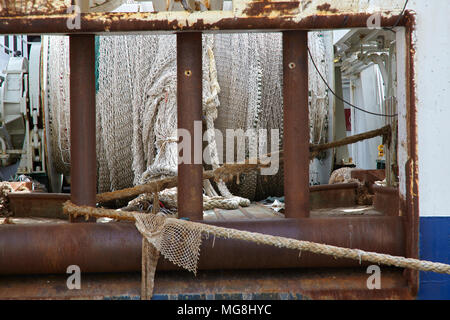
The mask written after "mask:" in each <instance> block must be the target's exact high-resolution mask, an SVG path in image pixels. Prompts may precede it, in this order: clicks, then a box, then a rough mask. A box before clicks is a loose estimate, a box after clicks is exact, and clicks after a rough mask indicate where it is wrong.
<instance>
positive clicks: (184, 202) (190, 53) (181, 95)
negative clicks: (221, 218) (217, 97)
mask: <svg viewBox="0 0 450 320" xmlns="http://www.w3.org/2000/svg"><path fill="white" fill-rule="evenodd" d="M177 112H178V129H184V130H183V131H185V132H186V133H189V137H185V136H183V138H182V139H187V138H189V139H190V142H187V143H186V141H184V143H183V146H186V145H188V146H190V150H185V149H180V148H181V146H182V144H181V143H180V142H181V141H180V142H179V145H178V147H179V150H180V151H181V150H182V153H184V152H190V159H189V157H186V154H183V159H186V158H187V159H188V160H187V161H186V163H179V164H178V216H179V217H184V218H189V219H191V220H203V182H202V172H203V166H202V122H201V121H202V34H201V33H200V32H199V33H196V32H194V33H178V34H177ZM195 123H197V125H195ZM194 128H195V129H194ZM179 156H180V155H179Z"/></svg>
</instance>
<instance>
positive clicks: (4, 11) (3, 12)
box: [0, 0, 71, 17]
mask: <svg viewBox="0 0 450 320" xmlns="http://www.w3.org/2000/svg"><path fill="white" fill-rule="evenodd" d="M70 5H71V0H52V1H49V0H34V1H17V0H4V1H0V17H4V16H27V15H35V14H41V15H52V14H61V13H65V12H67V8H68V7H69V6H70Z"/></svg>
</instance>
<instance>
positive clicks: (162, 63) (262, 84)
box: [47, 32, 328, 199]
mask: <svg viewBox="0 0 450 320" xmlns="http://www.w3.org/2000/svg"><path fill="white" fill-rule="evenodd" d="M67 39H68V38H67V37H57V36H52V37H50V46H49V48H48V50H49V61H48V62H47V63H48V67H49V77H48V82H49V88H50V90H49V109H50V110H51V112H50V117H51V126H52V128H51V132H52V139H51V143H52V145H54V149H56V151H57V152H54V154H55V157H54V158H55V159H54V160H55V161H56V163H57V164H58V171H59V172H62V173H66V174H67V173H68V172H69V171H70V167H69V163H70V152H69V150H70V141H69V122H68V119H69V86H68V79H69V66H68V40H67ZM175 39H176V36H175V35H160V36H156V35H145V36H144V35H137V36H131V35H127V36H101V37H100V38H99V52H98V82H99V90H98V93H97V161H98V166H97V167H98V191H99V192H105V191H110V190H117V189H122V188H125V187H130V186H132V185H133V184H139V183H142V182H145V181H147V180H149V179H151V178H157V177H163V176H171V175H175V174H176V172H177V158H176V156H177V145H176V130H175V128H176V41H175ZM309 47H310V50H311V53H312V55H313V57H314V59H315V61H316V62H317V64H318V66H319V68H321V72H322V74H323V75H324V76H325V77H327V74H328V70H327V68H326V64H325V63H323V61H324V60H325V59H324V57H325V50H324V39H323V37H321V34H320V32H311V33H310V34H309ZM216 77H217V79H216ZM309 79H310V85H309V86H310V90H311V106H310V121H311V124H312V126H311V140H312V142H315V143H317V142H320V141H322V142H323V140H324V139H326V137H325V134H324V133H325V132H326V130H325V129H326V118H327V109H328V107H327V99H325V97H326V88H325V87H324V84H323V83H322V82H321V80H320V79H319V78H318V76H317V73H316V71H315V70H314V69H313V67H312V66H311V65H310V67H309ZM282 107H283V101H282V37H281V34H280V33H266V34H263V33H251V34H246V33H241V34H215V35H204V36H203V108H204V116H205V123H206V125H207V127H208V128H214V127H215V128H217V129H219V130H220V131H221V132H222V133H223V136H224V138H225V129H227V128H228V129H239V128H240V129H244V130H246V129H249V128H254V129H279V130H280V131H279V133H280V144H282V139H281V136H282V133H283V111H282V110H283V109H282ZM324 137H325V138H324ZM207 138H208V142H209V145H210V146H211V145H213V146H214V144H213V142H218V140H216V137H215V136H214V135H208V137H207ZM268 138H270V134H268ZM225 140H226V139H224V141H225ZM267 145H268V146H270V141H268V142H267ZM238 147H240V148H245V154H246V156H248V155H249V153H250V152H251V151H252V150H251V149H250V148H254V147H255V146H254V145H250V146H249V144H248V143H246V144H245V146H242V145H241V146H238ZM280 148H282V145H280ZM225 149H226V148H225V146H224V148H223V150H225ZM218 150H219V149H218V148H217V147H216V148H214V147H213V148H212V149H211V150H210V151H211V153H210V157H211V160H212V167H213V168H215V167H217V166H219V165H220V164H221V163H219V158H222V160H226V159H225V156H223V157H221V155H220V154H218V153H217V151H218ZM267 151H270V150H267ZM204 187H205V191H206V193H207V195H208V196H218V195H219V194H220V195H221V196H224V197H231V196H232V194H235V195H239V196H243V197H246V198H250V199H254V198H259V199H261V198H264V197H266V196H268V195H280V194H282V193H283V168H282V166H281V167H280V170H279V172H278V173H277V174H276V175H274V176H260V175H258V174H256V173H251V174H246V175H244V176H243V177H241V179H240V184H239V185H237V184H234V185H229V187H231V188H232V189H231V192H230V191H228V189H227V186H226V185H225V184H224V183H222V182H219V183H214V184H213V185H212V184H211V183H209V182H208V183H205V185H204ZM215 187H216V188H217V190H218V192H217V191H215V190H214V188H215Z"/></svg>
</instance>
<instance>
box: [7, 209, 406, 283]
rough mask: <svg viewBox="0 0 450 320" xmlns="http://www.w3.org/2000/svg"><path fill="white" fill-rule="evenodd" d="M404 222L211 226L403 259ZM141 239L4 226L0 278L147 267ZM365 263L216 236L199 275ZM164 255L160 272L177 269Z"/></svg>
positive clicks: (103, 228) (92, 229)
mask: <svg viewBox="0 0 450 320" xmlns="http://www.w3.org/2000/svg"><path fill="white" fill-rule="evenodd" d="M402 222H403V217H348V218H347V217H338V218H300V219H274V220H270V221H267V220H266V221H264V220H252V221H222V222H214V223H211V222H210V223H211V224H214V225H218V226H223V227H230V228H235V229H240V230H248V231H253V232H260V233H265V234H271V235H277V236H283V237H289V238H294V239H298V240H307V241H314V242H319V243H325V244H330V245H335V246H342V247H347V248H358V249H361V250H366V251H373V252H380V253H387V254H391V255H398V256H404V254H405V240H404V239H405V237H404V227H403V223H402ZM141 243H142V237H141V235H140V233H139V232H138V231H137V229H136V227H135V226H134V224H132V223H127V222H121V223H107V224H101V223H95V224H94V223H88V224H80V223H70V224H69V223H68V224H41V225H4V226H1V232H0V274H2V275H3V274H46V273H48V274H50V273H66V270H67V267H68V266H69V265H78V266H79V267H80V269H81V272H134V271H140V270H141ZM352 266H359V261H355V260H348V259H335V258H334V257H330V256H325V255H317V254H312V253H309V252H302V253H301V255H299V252H298V251H296V250H290V249H279V248H276V247H273V246H267V245H258V244H255V243H251V242H245V241H241V240H226V239H221V238H217V239H214V237H213V236H210V237H209V238H208V239H204V240H203V243H202V245H201V251H200V260H199V265H198V268H199V269H200V270H216V269H272V268H298V267H352ZM177 269H179V267H176V266H175V265H173V264H172V263H170V262H169V261H168V260H166V259H164V258H162V257H161V258H160V260H159V263H158V270H177Z"/></svg>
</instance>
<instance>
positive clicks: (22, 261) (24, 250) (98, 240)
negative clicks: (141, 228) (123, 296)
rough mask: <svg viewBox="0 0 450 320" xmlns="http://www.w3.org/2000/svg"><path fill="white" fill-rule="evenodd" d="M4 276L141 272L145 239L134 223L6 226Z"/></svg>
mask: <svg viewBox="0 0 450 320" xmlns="http://www.w3.org/2000/svg"><path fill="white" fill-rule="evenodd" d="M0 248H2V249H1V250H0V274H42V273H48V274H50V273H65V272H66V269H67V267H68V266H69V265H73V264H76V265H78V266H79V267H80V268H81V270H82V271H83V272H111V271H113V272H125V271H138V270H140V267H139V266H140V265H141V236H140V234H139V232H138V231H137V230H136V227H135V226H134V224H132V223H120V224H118V223H111V224H100V223H67V224H41V225H2V226H1V232H0Z"/></svg>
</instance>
